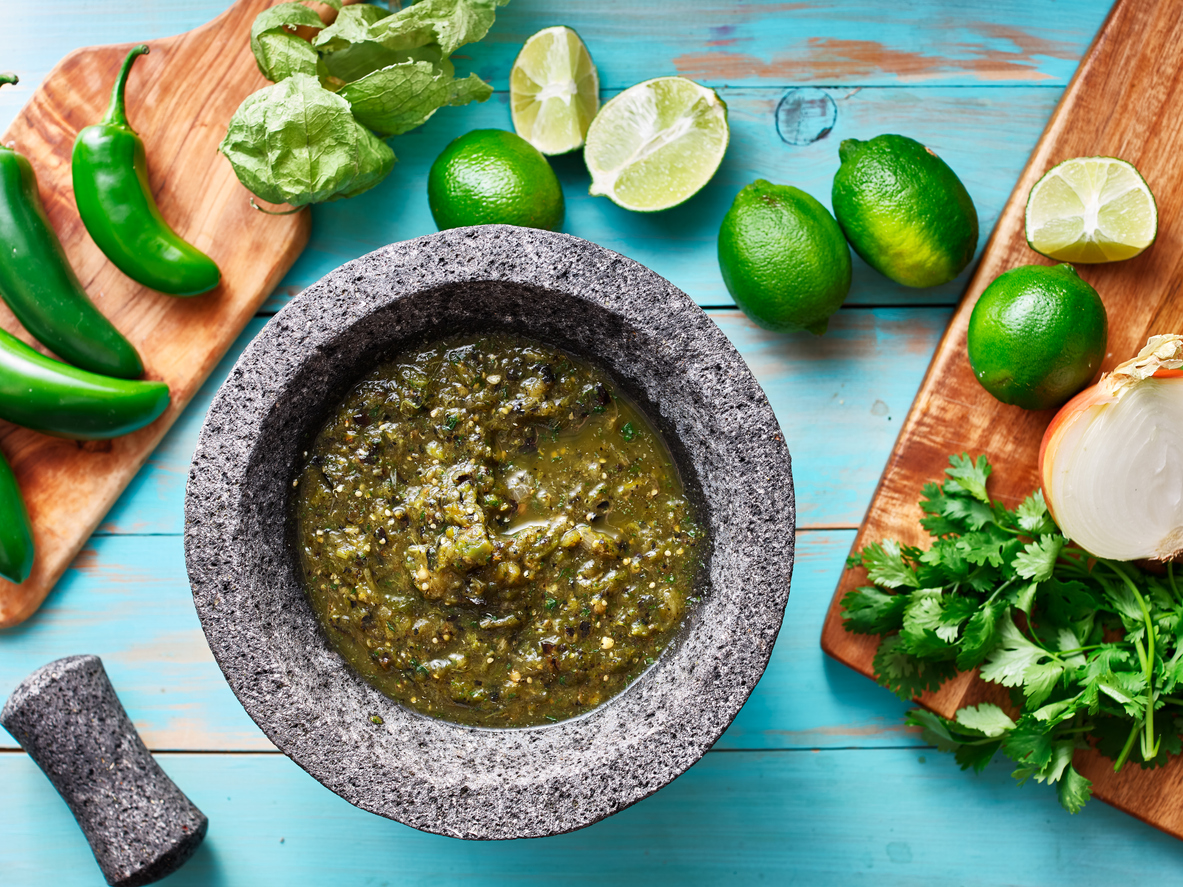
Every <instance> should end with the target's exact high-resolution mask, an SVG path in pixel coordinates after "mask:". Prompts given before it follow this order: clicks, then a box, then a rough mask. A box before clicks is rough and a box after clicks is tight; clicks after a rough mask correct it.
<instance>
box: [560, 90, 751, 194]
mask: <svg viewBox="0 0 1183 887" xmlns="http://www.w3.org/2000/svg"><path fill="white" fill-rule="evenodd" d="M728 139H729V131H728V129H727V106H726V105H725V104H723V102H722V100H721V99H720V98H719V96H718V95H716V94H715V91H714V90H713V89H707V88H706V87H705V86H699V85H698V84H697V83H695V82H694V81H693V80H687V79H686V78H685V77H659V78H658V79H656V80H647V81H645V82H644V83H638V84H637V85H636V86H630V87H629V88H628V89H626V90H625V91H624V92H622V93H621V94H620V95H618V96H617V97H616V98H614V99H612V101H610V102H608V103H607V104H606V105H604V107H603V108H601V109H600V113H599V114H597V115H596V118H595V119H594V120H593V121H592V125H591V128H590V129H588V131H587V145H586V146H585V147H584V149H583V159H584V161H585V162H586V163H587V169H588V172H590V173H591V178H592V181H591V188H590V189H589V191H590V193H591V194H593V195H597V196H603V197H608V198H610V199H611V200H612V201H613V202H615V203H616V204H618V205H620V206H622V207H624V208H625V209H631V210H636V211H637V212H656V211H657V210H662V209H669V208H670V207H672V206H677V205H678V204H679V203H683V202H684V201H686V200H688V199H689V198H691V197H693V196H694V195H695V194H697V193H698V191H699V190H701V188H702V186H703V185H705V184H706V183H707V182H708V181H710V179H711V176H713V175H714V174H715V170H717V169H718V168H719V164H720V163H721V162H722V160H723V154H724V153H726V151H727V142H728Z"/></svg>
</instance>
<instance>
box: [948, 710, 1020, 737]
mask: <svg viewBox="0 0 1183 887" xmlns="http://www.w3.org/2000/svg"><path fill="white" fill-rule="evenodd" d="M956 721H957V723H958V724H960V725H961V726H962V727H968V728H969V729H970V730H977V731H978V732H979V733H981V734H982V735H983V736H987V737H989V738H991V739H994V738H996V737H998V736H1002V735H1003V734H1004V733H1007V732H1009V731H1011V730H1013V729H1015V722H1014V721H1012V720H1011V719H1010V717H1009V716H1008V715H1007V713H1006V712H1004V711H1003V710H1002V709H1001V708H999V707H998V706H997V705H994V704H993V703H991V702H983V703H981V704H980V705H967V706H966V707H965V708H959V709H958V710H957V716H956Z"/></svg>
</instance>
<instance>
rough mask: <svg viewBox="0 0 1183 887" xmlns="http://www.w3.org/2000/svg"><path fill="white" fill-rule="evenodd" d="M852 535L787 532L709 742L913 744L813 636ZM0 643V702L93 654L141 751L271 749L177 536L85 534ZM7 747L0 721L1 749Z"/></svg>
mask: <svg viewBox="0 0 1183 887" xmlns="http://www.w3.org/2000/svg"><path fill="white" fill-rule="evenodd" d="M853 540H854V531H853V530H843V531H839V532H814V533H801V534H800V535H799V536H798V541H797V563H796V567H795V569H794V573H793V587H792V593H791V595H790V599H789V607H788V611H787V615H786V617H785V625H784V628H783V629H782V630H781V633H780V637H779V639H778V641H777V644H776V647H775V649H774V650H773V654H772V661H771V664H770V665H769V667H768V670H767V672H766V673H765V675H764V677H763V679H762V680H761V681H760V683H759V685H758V686H757V687H756V690H755V692H754V693H753V695H752V697H751V699H750V701H749V702H748V704H747V705H746V706H745V707H744V709H743V710H742V712H741V713H740V715H739V717H738V718H737V719H736V721H735V723H734V724H732V726H731V728H730V729H729V730H728V731H727V732H726V733H725V734H724V736H723V738H722V739H720V741H719V744H718V748H721V749H776V748H797V749H802V748H841V747H845V746H852V745H858V746H863V747H870V746H879V747H882V746H900V745H919V744H920V741H919V738H918V737H917V736H916V735H915V734H914V733H912V732H911V731H905V730H904V728H903V724H902V719H903V713H904V711H905V710H906V708H907V706H906V705H905V704H904V703H902V702H900V701H899V700H897V699H895V697H893V696H892V695H891V694H890V693H888V692H887V691H886V690H884V689H882V688H880V687H878V686H876V685H875V684H873V683H871V682H870V681H868V680H867V679H866V678H864V677H861V676H860V675H858V674H856V673H854V672H853V671H851V670H850V669H847V668H845V667H844V666H841V665H838V664H837V663H835V662H833V661H832V660H830V659H828V658H827V657H826V656H825V654H823V653H822V651H821V648H820V647H819V646H818V642H817V639H818V637H819V636H820V634H821V626H822V621H823V619H824V617H825V610H826V605H827V604H828V602H829V600H830V596H831V595H832V594H833V593H834V587H835V586H836V585H837V584H838V578H839V576H840V575H841V572H842V568H843V561H844V559H845V557H846V555H847V554H848V553H849V551H850V545H851V543H852V542H853ZM0 651H2V653H0V699H4V698H6V697H7V696H8V694H9V693H11V692H12V688H13V687H15V686H16V684H17V683H19V682H20V681H21V680H22V679H23V678H24V677H25V675H27V674H28V673H29V672H31V671H32V670H33V669H35V668H37V667H39V666H41V665H43V664H45V663H46V662H49V661H51V660H53V659H57V658H58V657H61V656H66V655H70V654H74V653H94V654H96V655H98V656H101V657H102V659H103V662H104V664H105V665H106V668H107V671H108V673H109V674H110V676H111V682H112V683H113V684H114V686H115V688H116V690H117V691H118V693H119V696H120V698H121V699H122V700H123V704H124V706H125V707H126V708H127V711H128V714H129V715H130V716H131V718H132V721H133V722H134V723H135V725H136V728H137V729H138V730H139V731H140V733H141V735H142V736H143V737H144V741H145V742H146V743H147V744H148V746H149V747H150V748H153V749H156V750H161V749H165V750H209V751H217V750H258V749H271V748H273V746H272V745H271V744H270V742H268V740H267V739H266V737H265V736H263V734H262V733H261V732H260V731H259V729H258V728H257V727H256V726H255V725H254V723H253V722H252V721H251V720H250V719H249V718H248V717H247V715H246V713H245V712H244V711H243V709H242V707H241V706H240V705H239V703H238V700H236V699H235V698H234V696H233V694H231V692H230V688H229V687H228V686H227V685H226V682H225V680H224V679H223V678H222V673H221V672H220V671H219V670H218V667H217V665H216V664H215V663H214V661H213V658H212V656H211V654H210V652H209V648H208V647H207V645H206V643H205V637H204V635H203V634H202V632H201V627H200V624H199V623H198V621H197V614H196V613H195V612H194V609H193V603H192V599H191V597H190V594H189V583H188V581H187V580H186V577H185V565H184V553H183V550H182V544H181V538H180V537H179V536H172V535H169V536H107V537H102V536H100V537H95V538H94V539H92V540H91V543H90V544H89V545H88V546H87V547H86V548H85V549H84V550H83V553H82V554H81V555H80V556H79V557H78V559H77V561H76V562H75V563H74V565H73V566H72V567H71V568H70V570H69V571H68V572H67V573H66V575H65V577H64V578H63V579H62V581H61V582H59V583H58V586H57V588H55V589H54V591H53V593H52V594H51V595H50V597H49V599H48V600H47V601H46V602H45V605H44V606H43V607H42V608H41V610H40V611H39V612H38V613H37V614H36V615H35V616H34V617H33V618H32V619H30V620H29V621H27V622H25V623H24V624H22V625H20V626H18V627H16V628H12V629H7V630H5V631H0ZM15 747H16V745H15V743H14V742H13V740H12V738H11V737H10V736H9V735H8V734H7V733H6V732H4V731H3V730H0V748H10V749H11V748H15ZM0 784H2V783H0ZM2 834H3V832H2V830H0V835H2ZM0 846H2V839H0ZM0 883H3V880H2V879H0Z"/></svg>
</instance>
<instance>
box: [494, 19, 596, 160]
mask: <svg viewBox="0 0 1183 887" xmlns="http://www.w3.org/2000/svg"><path fill="white" fill-rule="evenodd" d="M509 105H510V109H511V113H512V114H513V128H514V130H516V131H517V134H518V135H520V136H521V137H522V138H524V139H525V140H526V141H527V142H529V143H530V144H531V145H533V146H534V147H535V148H537V149H538V150H539V151H541V152H542V153H543V154H565V153H566V152H568V151H574V150H575V149H576V148H578V147H579V146H580V145H582V144H583V139H584V136H586V135H587V128H588V126H589V125H590V124H591V121H592V118H593V117H595V116H596V111H597V110H599V107H600V76H599V74H597V73H596V66H595V64H593V63H592V58H591V55H590V54H588V51H587V47H586V46H584V45H583V41H582V40H580V39H579V35H578V34H576V33H575V32H574V31H572V30H571V29H570V28H568V27H564V26H563V25H558V26H556V27H553V28H544V29H543V30H541V31H539V32H538V33H537V34H535V35H534V36H533V37H531V38H530V39H529V40H527V41H526V43H525V45H524V46H522V51H521V52H519V53H518V57H517V59H516V60H515V61H514V63H513V68H511V69H510V72H509Z"/></svg>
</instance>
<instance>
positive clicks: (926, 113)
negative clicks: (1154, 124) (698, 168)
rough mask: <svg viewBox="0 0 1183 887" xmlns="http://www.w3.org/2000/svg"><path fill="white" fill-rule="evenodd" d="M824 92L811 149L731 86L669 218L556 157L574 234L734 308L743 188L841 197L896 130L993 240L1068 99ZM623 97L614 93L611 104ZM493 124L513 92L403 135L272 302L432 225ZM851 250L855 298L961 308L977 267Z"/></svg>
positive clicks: (983, 92)
mask: <svg viewBox="0 0 1183 887" xmlns="http://www.w3.org/2000/svg"><path fill="white" fill-rule="evenodd" d="M512 8H513V7H512V5H511V6H509V7H506V9H512ZM494 85H495V86H499V87H504V85H505V81H496V80H495V81H494ZM712 85H714V84H712ZM824 92H825V93H826V94H827V95H829V96H831V97H832V98H833V100H834V102H835V104H836V109H837V118H836V120H837V122H836V123H835V125H834V128H833V130H832V131H831V132H830V133H829V135H827V136H825V137H824V138H821V139H820V140H818V141H815V142H813V143H811V144H808V145H789V144H786V143H785V142H784V141H783V140H782V139H781V137H780V136H779V135H778V134H777V128H776V122H775V115H776V108H777V103H778V102H779V101H780V98H781V95H782V92H781V91H779V90H754V89H733V88H730V87H721V88H720V94H721V96H722V97H723V99H724V100H725V101H726V102H727V106H728V115H729V120H730V126H731V144H730V146H729V148H728V151H727V155H726V157H725V158H724V160H723V164H722V166H721V167H720V169H719V172H718V173H716V175H715V177H714V179H712V180H711V182H710V183H709V184H708V185H707V186H706V187H705V188H704V189H703V190H702V191H701V192H700V193H699V194H698V195H696V196H695V197H694V198H692V199H691V200H690V201H688V202H687V203H685V204H684V205H683V206H681V207H678V208H676V209H672V210H669V211H668V212H664V213H657V214H654V215H648V214H645V213H632V212H628V211H627V210H623V209H621V208H620V207H618V206H616V205H615V204H613V203H612V202H611V201H609V200H607V199H606V198H603V197H591V196H589V195H588V193H587V189H588V184H589V182H590V179H589V177H588V173H587V169H586V168H585V167H584V165H583V160H582V156H581V155H580V154H579V153H575V154H572V155H568V156H564V157H557V158H553V159H552V164H553V166H554V169H555V171H556V172H557V173H558V176H559V180H560V182H561V183H562V185H563V193H564V197H565V198H566V202H567V218H566V221H565V222H564V224H563V227H562V230H563V231H566V232H567V233H569V234H574V235H576V236H577V237H583V238H586V239H587V240H592V241H594V242H596V243H599V244H601V245H602V246H606V247H608V248H609V249H613V250H616V251H617V252H620V253H623V254H624V255H626V256H629V257H630V258H633V259H636V260H637V261H638V262H641V263H642V264H644V265H646V266H648V267H650V268H652V269H653V270H654V271H656V272H657V273H658V274H661V275H663V276H664V277H666V278H668V279H669V280H671V281H672V282H673V283H675V284H676V285H677V286H679V287H680V288H682V289H683V290H685V291H686V292H687V293H688V294H689V295H690V296H691V298H693V299H694V300H695V301H696V302H698V303H699V304H700V305H716V306H718V305H732V304H734V303H733V301H732V299H731V295H730V294H729V293H728V292H727V288H726V287H725V286H724V285H723V278H722V277H721V276H720V274H719V261H718V257H717V252H716V249H717V247H716V243H717V238H718V232H719V223H720V222H721V221H722V220H723V215H724V214H725V213H726V212H727V209H728V207H730V206H731V201H732V200H733V199H734V198H735V195H736V194H737V193H738V192H739V190H740V189H741V188H742V187H743V186H744V185H747V184H749V183H750V182H752V181H754V180H755V179H757V178H766V179H769V180H771V181H774V182H781V183H784V184H791V185H795V186H796V187H798V188H801V189H802V190H804V191H807V192H809V193H810V194H812V195H813V196H815V197H816V198H818V200H820V201H822V202H823V203H824V204H826V206H829V204H830V187H831V183H832V181H833V178H834V173H835V172H836V171H837V170H838V144H839V142H840V141H841V140H842V139H845V138H860V139H866V138H871V137H872V136H876V135H879V134H880V133H882V132H885V131H889V132H900V133H904V134H906V135H910V136H912V137H913V138H917V139H920V140H922V141H924V142H925V144H929V145H932V146H933V147H934V150H937V151H939V152H940V154H941V156H942V157H944V158H945V159H946V160H947V161H948V162H949V164H950V165H951V166H952V167H953V169H955V170H956V171H957V173H958V174H959V175H960V176H961V178H962V179H963V180H964V181H965V183H966V186H967V187H968V189H969V191H970V193H971V194H972V196H973V199H974V202H975V204H976V205H977V209H978V214H979V217H980V219H981V232H982V234H981V237H982V242H983V243H984V242H985V239H986V237H987V235H988V234H989V232H990V230H991V228H993V226H994V223H995V221H996V220H997V218H998V214H999V212H1000V211H1001V209H1002V206H1003V204H1004V203H1005V202H1006V198H1007V196H1008V195H1009V193H1010V187H1011V183H1012V182H1013V181H1014V179H1015V178H1016V177H1017V176H1018V174H1019V171H1020V170H1021V169H1022V168H1023V164H1024V163H1025V162H1026V159H1027V157H1028V156H1029V155H1030V153H1031V149H1032V148H1033V147H1034V146H1035V142H1036V139H1037V138H1038V135H1039V132H1040V130H1041V129H1042V127H1043V125H1044V123H1045V122H1046V121H1047V117H1048V115H1049V114H1050V113H1051V111H1052V108H1054V107H1055V103H1056V100H1057V99H1058V97H1059V88H1034V87H1022V88H1020V87H1014V88H1010V87H1008V88H992V89H983V88H977V89H965V88H947V87H933V88H926V89H906V88H870V89H826V90H824ZM613 94H615V93H614V92H612V91H608V90H605V91H604V93H603V95H604V98H605V99H607V98H608V97H609V96H610V95H613ZM950 121H956V124H955V125H950ZM482 127H492V128H497V129H510V128H512V125H511V122H510V117H509V106H508V96H507V95H506V94H505V93H504V92H500V93H497V94H496V95H494V97H493V98H492V99H490V100H489V101H488V102H486V103H485V104H483V105H476V104H474V105H468V106H465V107H463V108H445V109H444V110H442V111H440V113H438V114H436V115H435V116H434V117H432V118H431V120H429V121H428V122H427V123H426V124H425V125H423V126H421V127H420V128H418V129H416V130H413V131H411V132H409V133H407V134H406V135H403V136H399V137H398V138H396V139H392V140H391V145H392V146H393V147H394V150H395V153H396V154H397V155H398V158H399V162H398V163H397V164H396V165H395V168H394V172H392V173H391V174H390V177H389V178H388V179H386V181H385V182H383V183H382V184H380V185H378V187H376V188H374V189H373V190H372V191H369V192H368V193H366V194H363V195H361V196H360V197H356V198H354V199H351V200H343V201H338V202H336V203H328V204H324V205H322V206H317V207H315V208H314V210H313V220H312V238H311V240H310V242H309V244H308V248H307V249H306V250H305V251H304V253H303V255H301V257H300V258H299V260H298V261H297V262H296V264H295V265H294V266H293V267H292V270H291V271H290V272H289V273H288V275H287V276H286V277H285V278H284V280H283V281H282V283H281V284H280V286H279V288H278V289H277V290H276V293H275V295H274V296H273V297H272V298H271V299H269V300H268V301H267V303H266V305H265V306H264V310H265V311H276V310H278V309H279V308H280V307H282V306H283V305H284V304H286V303H287V301H288V300H289V299H290V298H291V296H292V295H294V294H295V293H297V292H299V291H300V290H302V289H303V288H304V287H306V286H308V285H310V284H312V283H315V282H316V281H317V280H318V279H320V278H321V277H322V276H323V275H325V274H327V273H328V272H329V271H331V270H332V269H334V268H336V267H337V266H338V265H340V264H342V263H343V262H347V261H349V260H350V259H355V258H357V257H358V256H360V255H363V254H365V253H367V252H370V251H372V250H375V249H378V248H379V247H381V246H385V245H386V244H387V243H393V242H395V241H399V240H407V239H410V238H412V237H419V236H422V235H424V234H431V233H434V232H435V230H436V227H435V222H434V221H433V220H432V218H431V211H430V209H429V208H428V205H427V187H426V184H425V183H426V181H427V169H428V168H429V167H430V166H431V163H432V161H434V160H435V158H436V157H437V156H438V154H439V153H440V151H442V150H443V148H444V147H445V146H446V145H447V144H448V142H450V141H451V140H452V139H454V138H455V137H456V136H457V135H459V134H461V133H463V132H467V131H468V130H469V129H477V128H482ZM853 259H854V281H853V283H852V285H851V291H850V295H849V296H848V298H847V303H848V304H851V305H892V304H902V305H918V304H929V305H953V304H956V302H957V299H958V297H959V296H960V294H961V292H962V290H963V289H964V288H965V284H966V281H967V280H968V279H969V273H970V272H969V271H968V270H967V271H965V272H963V273H962V275H960V276H959V277H958V278H957V279H956V280H954V281H952V282H951V283H947V284H945V285H943V286H939V287H933V288H931V289H925V290H917V289H911V288H909V287H903V286H899V285H898V284H894V283H892V282H891V281H889V280H887V278H885V277H883V276H882V275H880V274H878V273H877V272H875V271H873V270H871V269H870V268H869V267H868V266H867V265H866V264H865V263H864V262H863V261H862V260H861V259H860V258H858V256H853Z"/></svg>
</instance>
